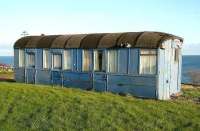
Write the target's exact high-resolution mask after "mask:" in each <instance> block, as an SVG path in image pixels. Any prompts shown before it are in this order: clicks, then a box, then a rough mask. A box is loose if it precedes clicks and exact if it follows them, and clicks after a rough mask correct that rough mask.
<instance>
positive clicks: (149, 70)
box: [139, 49, 158, 75]
mask: <svg viewBox="0 0 200 131" xmlns="http://www.w3.org/2000/svg"><path fill="white" fill-rule="evenodd" d="M142 57H147V58H142ZM143 59H147V60H148V61H147V60H146V61H145V63H142V62H143ZM157 59H158V56H157V50H156V49H140V54H139V74H140V75H156V73H157ZM153 60H154V63H151V62H153ZM152 64H153V65H152ZM143 66H145V67H146V70H144V68H145V67H143ZM153 67H154V68H153Z"/></svg>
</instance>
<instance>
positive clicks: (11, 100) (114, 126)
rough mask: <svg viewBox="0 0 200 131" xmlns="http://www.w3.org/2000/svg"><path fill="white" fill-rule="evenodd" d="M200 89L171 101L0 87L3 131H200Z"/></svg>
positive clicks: (35, 87)
mask: <svg viewBox="0 0 200 131" xmlns="http://www.w3.org/2000/svg"><path fill="white" fill-rule="evenodd" d="M199 98H200V89H187V90H184V96H183V97H181V98H179V99H176V100H170V101H156V100H142V99H137V98H133V97H122V96H118V95H114V94H110V93H95V92H87V91H80V90H77V89H61V88H51V87H48V86H35V85H25V84H16V83H0V109H1V110H0V130H3V129H4V130H21V129H24V130H25V129H32V130H35V129H37V130H38V129H40V130H47V129H52V130H53V129H55V130H58V129H64V130H83V129H87V130H134V129H135V130H170V129H180V130H182V129H186V130H188V129H190V130H198V129H199V130H200V104H198V103H197V102H198V99H199Z"/></svg>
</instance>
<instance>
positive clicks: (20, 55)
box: [18, 49, 25, 67]
mask: <svg viewBox="0 0 200 131" xmlns="http://www.w3.org/2000/svg"><path fill="white" fill-rule="evenodd" d="M18 64H19V65H18V66H19V67H24V66H25V53H24V49H19V50H18Z"/></svg>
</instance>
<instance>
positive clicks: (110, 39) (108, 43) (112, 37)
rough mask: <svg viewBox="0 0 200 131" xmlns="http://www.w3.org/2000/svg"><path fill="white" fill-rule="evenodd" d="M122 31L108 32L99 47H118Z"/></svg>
mask: <svg viewBox="0 0 200 131" xmlns="http://www.w3.org/2000/svg"><path fill="white" fill-rule="evenodd" d="M121 35H122V33H115V34H106V35H104V36H103V37H102V38H101V40H100V42H99V45H98V48H113V47H116V46H117V45H116V44H117V41H118V39H119V38H120V36H121Z"/></svg>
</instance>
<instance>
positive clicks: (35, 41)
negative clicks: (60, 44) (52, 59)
mask: <svg viewBox="0 0 200 131" xmlns="http://www.w3.org/2000/svg"><path fill="white" fill-rule="evenodd" d="M42 37H43V36H32V37H31V39H30V40H29V41H28V42H27V44H26V45H25V48H37V44H38V42H39V41H40V40H41V39H42Z"/></svg>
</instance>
